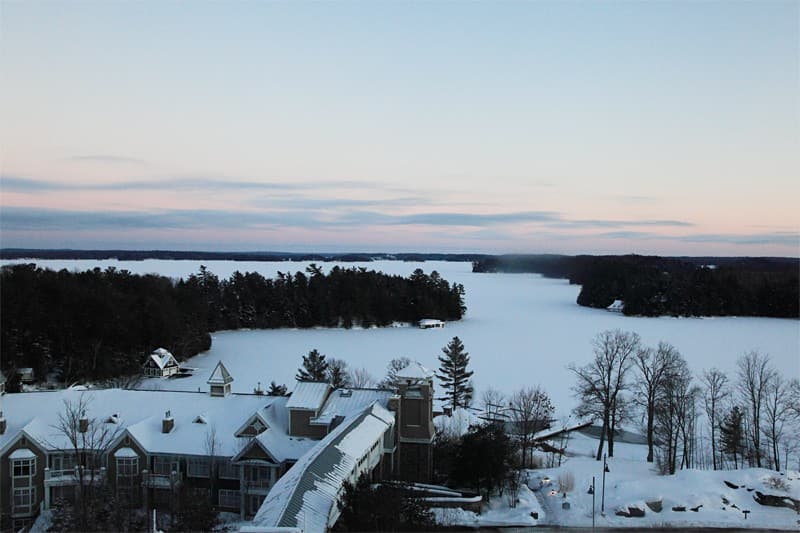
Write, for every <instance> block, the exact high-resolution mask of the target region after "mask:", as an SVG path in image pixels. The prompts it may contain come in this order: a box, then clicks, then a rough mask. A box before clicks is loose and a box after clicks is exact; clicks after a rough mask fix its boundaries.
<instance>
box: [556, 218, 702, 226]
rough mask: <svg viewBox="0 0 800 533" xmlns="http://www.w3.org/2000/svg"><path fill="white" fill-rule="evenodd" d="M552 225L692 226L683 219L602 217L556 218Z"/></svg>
mask: <svg viewBox="0 0 800 533" xmlns="http://www.w3.org/2000/svg"><path fill="white" fill-rule="evenodd" d="M551 225H552V226H554V227H569V228H622V227H636V226H652V227H664V228H669V227H677V228H688V227H692V226H694V224H692V223H691V222H686V221H684V220H646V219H645V220H604V219H591V220H580V219H579V220H558V221H556V222H554V223H553V224H551Z"/></svg>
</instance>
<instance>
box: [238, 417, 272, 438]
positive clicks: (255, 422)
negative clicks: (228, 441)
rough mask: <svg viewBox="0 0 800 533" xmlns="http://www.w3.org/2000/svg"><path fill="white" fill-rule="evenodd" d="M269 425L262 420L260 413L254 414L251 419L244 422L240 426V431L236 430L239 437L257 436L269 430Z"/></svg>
mask: <svg viewBox="0 0 800 533" xmlns="http://www.w3.org/2000/svg"><path fill="white" fill-rule="evenodd" d="M268 429H269V426H268V425H267V424H266V422H264V420H262V418H261V417H260V416H258V415H253V416H251V417H250V420H248V421H247V422H245V423H244V425H243V426H242V427H241V428H239V431H237V432H236V436H237V437H255V436H256V435H260V434H261V433H263V432H264V431H266V430H268Z"/></svg>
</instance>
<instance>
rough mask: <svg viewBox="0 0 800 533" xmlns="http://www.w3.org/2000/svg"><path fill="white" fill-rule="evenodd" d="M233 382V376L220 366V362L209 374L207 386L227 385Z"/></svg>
mask: <svg viewBox="0 0 800 533" xmlns="http://www.w3.org/2000/svg"><path fill="white" fill-rule="evenodd" d="M232 382H233V376H231V373H230V372H228V369H227V368H225V365H223V364H222V361H220V362H219V363H217V366H216V367H215V368H214V371H213V372H212V373H211V377H209V378H208V381H206V383H208V384H209V385H227V384H228V383H232Z"/></svg>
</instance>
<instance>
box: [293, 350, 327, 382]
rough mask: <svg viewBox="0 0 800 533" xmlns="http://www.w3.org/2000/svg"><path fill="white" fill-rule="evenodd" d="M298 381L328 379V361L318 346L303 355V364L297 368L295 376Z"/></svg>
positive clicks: (322, 380)
mask: <svg viewBox="0 0 800 533" xmlns="http://www.w3.org/2000/svg"><path fill="white" fill-rule="evenodd" d="M294 379H296V380H297V381H319V382H327V381H328V362H327V361H325V355H324V354H321V353H319V352H318V351H317V350H316V348H315V349H313V350H311V351H310V352H308V355H304V356H303V366H302V367H301V368H300V369H298V370H297V375H296V376H295V378H294Z"/></svg>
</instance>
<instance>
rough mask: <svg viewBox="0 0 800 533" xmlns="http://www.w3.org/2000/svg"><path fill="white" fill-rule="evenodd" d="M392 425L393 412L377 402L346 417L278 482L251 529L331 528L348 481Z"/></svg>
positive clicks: (305, 529)
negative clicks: (331, 522) (345, 483)
mask: <svg viewBox="0 0 800 533" xmlns="http://www.w3.org/2000/svg"><path fill="white" fill-rule="evenodd" d="M393 424H394V415H393V414H392V413H391V412H389V411H387V410H386V409H384V408H383V407H381V406H380V405H379V404H378V403H377V402H376V403H373V404H372V405H370V406H368V407H366V408H365V409H364V410H363V411H362V412H360V413H358V414H356V415H353V416H350V417H348V418H347V419H345V421H344V422H342V424H340V425H339V426H337V427H336V429H334V430H333V431H332V432H331V433H329V434H328V436H326V437H325V438H324V439H322V440H321V441H319V442H318V443H317V444H316V446H314V448H313V449H312V450H311V451H310V452H309V453H307V454H306V455H304V456H303V457H302V458H301V459H300V461H298V462H297V463H296V464H295V465H294V466H292V468H290V469H289V471H288V472H287V473H286V474H284V475H283V477H281V478H280V479H279V480H278V481H277V483H275V485H274V486H273V487H272V489H271V490H270V491H269V494H267V497H266V499H265V500H264V503H263V504H262V505H261V508H260V509H259V510H258V513H256V516H255V517H254V518H253V522H252V527H302V528H303V531H306V532H309V533H310V532H320V533H321V532H324V531H327V529H328V527H329V525H330V523H329V521H330V520H331V519H332V518H334V517H335V516H336V512H337V511H336V507H335V506H336V503H337V500H338V496H339V492H340V490H341V488H342V486H343V485H344V482H345V481H355V479H354V478H356V477H357V475H358V474H359V471H358V468H359V464H358V462H359V460H360V459H361V458H362V457H364V456H365V455H366V454H368V453H369V451H370V449H371V447H372V446H373V445H374V444H375V443H376V442H380V441H381V440H382V439H383V435H384V434H385V433H386V431H387V430H388V429H389V428H391V426H392V425H393Z"/></svg>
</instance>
